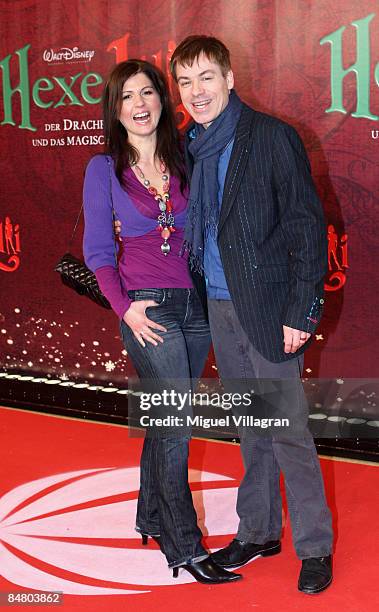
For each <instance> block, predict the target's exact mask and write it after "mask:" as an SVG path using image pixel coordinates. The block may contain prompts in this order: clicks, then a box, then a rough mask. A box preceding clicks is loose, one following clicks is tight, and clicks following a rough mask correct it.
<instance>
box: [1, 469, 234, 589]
mask: <svg viewBox="0 0 379 612" xmlns="http://www.w3.org/2000/svg"><path fill="white" fill-rule="evenodd" d="M189 480H190V482H196V483H199V485H198V487H199V488H200V490H197V491H194V492H193V498H194V504H195V507H196V509H197V514H198V517H199V525H200V528H201V529H202V531H203V533H207V534H208V535H210V536H222V535H226V534H232V533H235V531H236V529H237V522H238V521H237V515H236V514H235V513H233V512H232V511H231V509H232V508H234V507H235V503H236V495H237V483H236V486H235V487H232V486H231V484H232V483H233V479H232V478H230V477H228V476H225V475H222V474H214V473H212V472H200V471H197V470H189ZM215 485H218V486H217V488H216V486H215ZM207 486H209V488H208V489H207ZM138 488H139V468H138V467H130V468H98V469H95V468H93V469H89V470H80V471H75V472H67V473H63V474H57V475H52V476H47V477H45V478H41V479H39V480H34V481H32V482H27V483H25V484H23V485H20V486H18V487H16V488H15V489H13V490H11V491H9V492H8V493H6V494H5V495H4V496H3V498H2V499H1V500H0V567H1V570H0V571H1V573H2V575H3V576H4V578H6V579H7V580H9V581H10V582H11V583H13V584H17V585H19V586H23V587H26V588H32V589H37V590H38V589H40V590H51V591H63V592H64V593H66V594H73V595H117V594H123V595H128V594H130V595H132V594H133V595H138V594H141V593H146V592H148V591H149V590H150V589H151V587H158V586H163V585H170V586H174V587H177V586H178V585H181V584H187V583H189V582H194V578H193V577H192V576H191V575H190V574H189V573H187V572H183V573H181V574H180V575H179V577H178V578H177V579H176V580H173V579H172V575H171V573H170V571H169V570H168V568H167V563H166V560H165V557H164V556H163V555H162V553H161V552H160V551H159V550H155V549H151V548H145V549H142V548H141V547H140V539H139V536H138V534H137V533H136V532H135V530H134V524H135V514H136V505H137V496H138ZM99 492H100V493H99ZM112 497H114V501H113V500H112ZM137 539H138V542H139V546H138V547H137V548H136V546H135V542H136V541H137ZM215 544H216V545H215V546H214V549H217V548H219V546H217V543H216V542H215ZM50 568H51V573H50V571H49V569H50ZM57 572H58V573H57ZM96 581H101V582H102V583H103V582H106V583H108V584H109V587H106V586H103V585H101V586H100V584H99V586H97V585H96ZM116 584H117V585H118V586H117V587H116ZM124 585H125V586H124Z"/></svg>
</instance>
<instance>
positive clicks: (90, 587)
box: [0, 408, 379, 612]
mask: <svg viewBox="0 0 379 612" xmlns="http://www.w3.org/2000/svg"><path fill="white" fill-rule="evenodd" d="M0 416H1V425H0V430H1V444H0V459H1V466H2V468H3V469H2V470H1V482H0V492H1V495H2V497H1V499H0V575H1V577H0V591H2V592H4V591H20V590H23V591H33V590H60V591H63V592H64V593H65V595H64V602H63V606H61V607H60V609H64V610H79V609H80V610H89V611H91V612H92V611H94V612H96V611H97V610H107V611H115V612H116V611H123V610H126V609H128V610H138V611H140V610H141V611H144V610H149V611H150V610H151V611H152V610H157V609H161V610H163V609H168V610H171V609H180V610H181V612H187V611H190V610H202V609H204V608H205V607H207V608H209V609H215V610H216V609H217V610H234V609H236V608H238V609H239V610H245V609H250V608H251V609H252V608H257V609H260V610H263V611H264V612H267V611H268V612H271V610H272V611H274V610H276V609H278V610H280V611H281V612H286V611H293V610H299V611H302V612H303V611H304V610H305V611H308V610H310V611H312V610H318V611H319V610H321V609H322V611H323V612H325V611H330V612H332V611H333V612H335V610H336V609H337V608H340V609H343V610H344V612H370V611H371V610H372V611H374V610H376V609H377V608H378V601H379V587H378V578H377V577H378V570H379V564H378V553H377V551H378V543H379V542H378V537H377V534H378V527H377V525H378V521H377V514H378V508H379V488H378V467H377V465H374V464H365V463H354V462H351V461H338V460H331V459H323V460H322V468H323V473H324V476H325V481H326V488H327V495H328V501H329V505H330V507H331V508H332V511H333V516H334V525H335V531H336V552H335V557H334V561H335V562H334V574H335V579H334V582H333V584H332V586H331V587H330V588H329V589H328V590H327V591H326V592H325V593H322V594H320V595H315V596H307V595H303V594H302V593H299V592H298V591H297V577H298V572H299V567H300V562H299V561H298V559H297V558H296V556H295V553H294V550H293V547H292V543H291V534H290V528H289V526H288V522H287V523H286V526H285V530H284V538H283V551H282V553H281V554H280V555H277V556H275V557H272V558H268V559H261V558H259V559H257V560H255V561H253V562H252V563H250V564H249V565H247V566H245V567H244V568H242V570H241V571H242V573H243V575H244V580H242V581H241V582H239V583H236V584H226V585H220V586H217V587H208V586H205V585H200V584H197V583H194V582H193V579H192V577H191V576H190V575H189V574H188V573H186V572H183V573H182V574H181V575H180V576H179V578H178V579H177V580H174V579H173V578H172V577H171V573H170V572H169V570H168V569H167V566H166V564H165V559H164V557H163V556H162V554H161V553H160V551H159V550H158V549H157V547H156V545H155V544H150V545H149V547H147V548H145V547H144V548H143V549H142V547H141V545H140V540H139V539H138V538H137V537H136V533H135V532H134V530H133V526H134V514H135V506H136V498H137V494H138V458H139V452H140V448H141V442H142V441H141V439H133V438H129V435H128V429H127V428H125V427H120V426H114V425H104V424H98V423H92V422H83V421H78V420H71V419H66V418H60V417H53V416H48V415H41V414H36V413H31V412H26V411H22V410H13V409H8V408H0ZM190 467H191V474H190V475H191V481H192V489H193V494H194V499H195V503H196V507H197V511H198V516H199V520H200V525H201V528H202V530H203V533H204V534H206V537H205V543H206V545H207V546H208V547H209V548H214V549H216V548H219V547H221V546H223V545H224V544H226V543H227V542H228V541H229V540H230V538H231V535H232V534H233V533H234V531H235V528H236V525H237V516H236V514H235V498H236V490H237V486H238V483H239V480H240V478H241V475H242V465H241V460H240V453H239V448H238V446H234V445H232V444H226V443H222V442H212V441H199V440H194V441H193V442H192V447H191V457H190ZM14 608H15V609H23V608H21V607H20V606H17V607H14ZM33 609H38V610H39V609H41V610H42V609H47V606H44V607H42V606H33Z"/></svg>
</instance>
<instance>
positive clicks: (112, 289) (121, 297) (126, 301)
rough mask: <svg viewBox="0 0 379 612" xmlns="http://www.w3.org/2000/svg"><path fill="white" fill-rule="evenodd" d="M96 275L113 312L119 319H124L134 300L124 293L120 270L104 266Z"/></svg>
mask: <svg viewBox="0 0 379 612" xmlns="http://www.w3.org/2000/svg"><path fill="white" fill-rule="evenodd" d="M95 274H96V279H97V282H98V283H99V287H100V289H101V291H102V292H103V293H104V295H105V297H106V298H107V300H108V301H109V303H110V305H111V306H112V310H114V312H115V313H116V315H117V316H118V318H119V319H122V318H123V316H124V314H125V313H126V311H127V310H128V308H129V306H130V304H131V302H132V300H131V299H130V298H129V297H128V295H127V294H124V292H123V291H122V287H121V284H120V275H119V273H118V270H116V268H113V267H112V266H104V267H103V268H98V269H97V270H96V272H95Z"/></svg>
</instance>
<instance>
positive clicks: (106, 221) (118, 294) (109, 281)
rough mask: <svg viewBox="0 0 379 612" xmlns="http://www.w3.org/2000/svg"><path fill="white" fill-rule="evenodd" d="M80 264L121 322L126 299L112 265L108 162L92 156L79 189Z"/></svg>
mask: <svg viewBox="0 0 379 612" xmlns="http://www.w3.org/2000/svg"><path fill="white" fill-rule="evenodd" d="M83 204H84V237H83V254H84V261H85V262H86V264H87V266H88V267H89V269H90V270H92V272H95V274H96V278H97V281H98V283H99V286H100V289H101V291H102V292H103V293H104V295H105V297H106V298H107V299H108V300H109V302H110V304H111V306H112V309H113V310H114V312H115V313H116V314H117V315H118V317H119V318H120V319H122V317H123V315H124V314H125V312H126V311H127V309H128V308H129V306H130V302H131V301H130V299H129V297H128V295H127V294H126V292H125V293H124V292H123V290H122V287H121V282H120V275H119V273H118V270H117V263H116V247H115V240H114V232H113V218H112V200H111V194H110V179H109V167H108V162H107V160H106V158H105V156H103V155H96V156H95V157H93V158H92V159H91V161H90V162H89V164H88V166H87V169H86V173H85V178H84V187H83Z"/></svg>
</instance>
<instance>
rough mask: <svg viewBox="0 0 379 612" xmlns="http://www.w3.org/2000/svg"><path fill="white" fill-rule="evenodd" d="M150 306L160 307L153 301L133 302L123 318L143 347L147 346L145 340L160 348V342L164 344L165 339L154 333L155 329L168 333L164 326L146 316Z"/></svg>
mask: <svg viewBox="0 0 379 612" xmlns="http://www.w3.org/2000/svg"><path fill="white" fill-rule="evenodd" d="M149 306H159V304H157V302H154V301H153V300H139V301H137V302H132V303H131V304H130V306H129V308H128V310H127V311H126V313H125V314H124V316H123V320H124V321H125V323H126V324H127V325H128V326H129V327H130V329H131V330H132V332H133V334H134V336H135V338H136V339H137V340H138V342H139V343H140V344H141V345H142V346H143V347H145V346H146V344H145V342H144V340H147V342H151V344H154V346H158V342H163V338H162V337H161V336H159V335H158V334H156V333H155V332H153V331H152V330H153V329H159V330H160V331H163V332H165V331H167V329H166V328H165V327H163V325H159V323H155V321H152V320H151V319H149V318H148V317H147V316H146V314H145V310H146V308H149Z"/></svg>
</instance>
